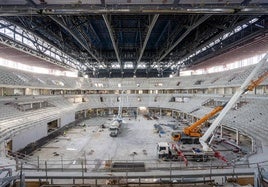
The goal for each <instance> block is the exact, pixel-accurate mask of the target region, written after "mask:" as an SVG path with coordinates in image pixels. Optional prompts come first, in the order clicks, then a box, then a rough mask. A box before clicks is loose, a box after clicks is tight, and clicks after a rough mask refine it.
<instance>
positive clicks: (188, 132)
mask: <svg viewBox="0 0 268 187" xmlns="http://www.w3.org/2000/svg"><path fill="white" fill-rule="evenodd" d="M224 105H225V104H224ZM224 105H221V106H217V107H216V108H214V109H213V110H212V111H211V112H210V113H208V114H206V115H205V116H204V117H202V118H201V119H199V120H197V121H196V122H194V123H193V124H192V125H190V126H188V127H185V128H184V129H183V132H172V133H171V136H172V139H173V140H174V141H181V142H182V143H184V144H198V143H199V138H200V137H201V136H202V132H201V127H202V124H203V123H204V122H206V121H207V120H209V119H210V118H212V117H213V116H215V115H216V114H217V113H218V112H220V111H221V110H222V109H223V107H224Z"/></svg>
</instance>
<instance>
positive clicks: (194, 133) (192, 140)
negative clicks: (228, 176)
mask: <svg viewBox="0 0 268 187" xmlns="http://www.w3.org/2000/svg"><path fill="white" fill-rule="evenodd" d="M253 76H254V75H253ZM267 76H268V72H265V73H263V74H262V75H261V76H260V77H259V78H258V79H257V80H255V81H253V80H250V81H251V83H250V85H248V86H247V87H245V89H243V90H242V91H241V94H240V95H242V94H244V93H246V92H247V91H252V90H253V89H254V88H255V87H256V86H258V85H259V84H260V83H261V82H262V81H263V80H264V79H265V78H266V77H267ZM238 98H239V97H238ZM238 98H237V99H238ZM227 103H228V102H227ZM227 103H225V104H223V105H221V106H217V107H216V108H214V109H213V110H212V111H211V112H210V113H208V114H206V115H205V116H204V117H202V118H200V119H199V120H197V121H196V122H195V123H193V124H192V125H190V126H188V127H185V128H184V129H183V132H172V133H171V136H172V139H173V140H174V141H181V142H182V143H183V144H199V143H200V142H199V138H200V137H202V135H203V134H202V132H201V127H202V124H203V123H204V122H206V121H207V120H209V119H211V118H212V117H214V116H215V115H216V114H218V113H219V112H220V111H222V110H223V108H224V107H225V106H226V105H227Z"/></svg>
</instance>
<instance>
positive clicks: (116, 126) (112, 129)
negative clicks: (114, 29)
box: [109, 120, 122, 137]
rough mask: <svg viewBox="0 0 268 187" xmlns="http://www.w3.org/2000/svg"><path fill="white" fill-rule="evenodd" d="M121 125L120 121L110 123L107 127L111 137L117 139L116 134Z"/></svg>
mask: <svg viewBox="0 0 268 187" xmlns="http://www.w3.org/2000/svg"><path fill="white" fill-rule="evenodd" d="M121 124H122V122H121V121H118V120H113V121H112V123H111V125H110V127H109V130H110V136H111V137H117V136H118V134H119V133H120V128H121Z"/></svg>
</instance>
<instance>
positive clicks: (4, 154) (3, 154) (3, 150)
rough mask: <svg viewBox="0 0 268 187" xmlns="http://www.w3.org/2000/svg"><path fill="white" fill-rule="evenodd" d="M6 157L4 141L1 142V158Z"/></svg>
mask: <svg viewBox="0 0 268 187" xmlns="http://www.w3.org/2000/svg"><path fill="white" fill-rule="evenodd" d="M4 157H6V149H5V143H4V142H2V143H1V144H0V158H4Z"/></svg>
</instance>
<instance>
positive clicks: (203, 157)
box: [157, 142, 224, 166]
mask: <svg viewBox="0 0 268 187" xmlns="http://www.w3.org/2000/svg"><path fill="white" fill-rule="evenodd" d="M217 154H219V153H217ZM157 155H158V158H160V159H162V160H165V161H167V160H172V161H177V160H182V161H184V162H185V164H186V166H187V165H188V161H196V162H206V161H208V159H210V158H211V157H220V156H221V155H216V154H215V152H213V151H211V152H203V151H202V150H200V149H198V148H191V149H189V150H181V149H180V148H179V146H178V145H177V144H174V143H168V142H159V143H157ZM220 159H221V160H224V158H220Z"/></svg>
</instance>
